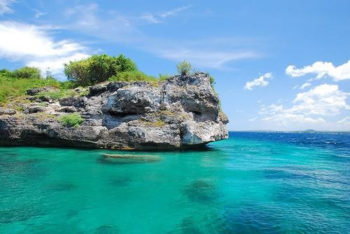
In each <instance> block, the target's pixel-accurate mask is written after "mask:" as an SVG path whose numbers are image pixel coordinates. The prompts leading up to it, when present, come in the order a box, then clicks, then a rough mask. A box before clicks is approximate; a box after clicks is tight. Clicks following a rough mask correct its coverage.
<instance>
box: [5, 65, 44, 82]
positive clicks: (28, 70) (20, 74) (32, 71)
mask: <svg viewBox="0 0 350 234" xmlns="http://www.w3.org/2000/svg"><path fill="white" fill-rule="evenodd" d="M11 76H12V77H15V78H20V79H40V78H41V75H40V70H39V69H38V68H36V67H22V68H19V69H17V70H14V71H13V72H12V74H11Z"/></svg>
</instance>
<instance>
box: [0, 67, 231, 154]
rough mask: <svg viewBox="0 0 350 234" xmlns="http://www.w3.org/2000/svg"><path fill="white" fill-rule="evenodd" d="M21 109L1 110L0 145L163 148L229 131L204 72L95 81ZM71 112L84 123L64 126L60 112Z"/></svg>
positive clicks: (220, 136) (217, 137) (216, 137)
mask: <svg viewBox="0 0 350 234" xmlns="http://www.w3.org/2000/svg"><path fill="white" fill-rule="evenodd" d="M43 90H44V91H47V90H48V89H43ZM40 92H41V91H40V90H32V91H30V90H29V91H28V92H27V93H28V95H34V94H37V93H40ZM39 104H40V105H39ZM23 110H24V111H22V112H17V113H16V111H13V110H8V109H4V108H2V109H0V145H32V146H64V147H84V148H108V149H120V150H154V149H166V150H168V149H179V148H187V147H197V146H202V145H205V144H207V143H209V142H213V141H217V140H221V139H225V138H227V136H228V134H227V129H226V124H227V122H228V120H227V118H226V116H225V114H224V113H222V111H221V109H220V105H219V98H218V97H217V95H216V93H215V91H214V90H213V88H212V87H211V84H210V78H209V76H208V75H207V74H205V73H196V74H194V75H191V76H173V77H170V78H169V79H167V80H166V81H163V82H159V83H148V82H132V83H127V82H112V83H106V84H99V85H96V86H92V87H90V88H89V93H88V95H86V96H77V97H69V98H63V99H60V100H58V101H50V102H42V101H41V102H40V103H37V102H36V101H32V103H30V104H27V106H24V107H23ZM72 112H75V113H79V114H80V115H81V117H82V118H83V119H84V122H83V123H81V124H80V125H79V126H75V127H67V125H64V124H63V123H62V122H61V116H63V115H69V113H72Z"/></svg>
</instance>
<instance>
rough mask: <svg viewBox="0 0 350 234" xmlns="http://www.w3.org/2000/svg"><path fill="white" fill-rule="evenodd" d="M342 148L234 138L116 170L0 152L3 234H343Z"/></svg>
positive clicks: (42, 154)
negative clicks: (204, 149) (201, 149)
mask: <svg viewBox="0 0 350 234" xmlns="http://www.w3.org/2000/svg"><path fill="white" fill-rule="evenodd" d="M349 144H350V135H349V134H279V133H273V134H272V133H231V134H230V139H229V140H226V141H221V142H216V143H213V144H211V145H210V150H208V151H190V152H156V153H149V152H148V153H133V154H135V155H144V154H147V155H149V154H152V155H155V156H157V155H158V156H160V157H161V159H162V160H161V161H158V162H152V163H122V164H118V163H112V162H110V161H105V160H103V158H102V157H101V156H102V154H103V153H111V152H112V153H113V151H104V150H75V149H55V148H27V147H18V148H0V198H1V199H0V233H61V234H62V233H257V232H260V233H288V232H289V233H293V232H298V233H350V145H349ZM114 153H115V152H114ZM125 154H130V152H128V153H125Z"/></svg>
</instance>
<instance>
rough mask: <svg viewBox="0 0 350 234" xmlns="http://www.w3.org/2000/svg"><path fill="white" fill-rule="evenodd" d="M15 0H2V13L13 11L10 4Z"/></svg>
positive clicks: (0, 0)
mask: <svg viewBox="0 0 350 234" xmlns="http://www.w3.org/2000/svg"><path fill="white" fill-rule="evenodd" d="M13 2H14V0H0V15H3V14H6V13H11V12H12V9H11V8H10V5H11V4H12V3H13Z"/></svg>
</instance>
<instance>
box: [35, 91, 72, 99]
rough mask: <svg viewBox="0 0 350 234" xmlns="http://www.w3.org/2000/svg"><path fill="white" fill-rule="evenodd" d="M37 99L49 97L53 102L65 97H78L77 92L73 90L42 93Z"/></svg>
mask: <svg viewBox="0 0 350 234" xmlns="http://www.w3.org/2000/svg"><path fill="white" fill-rule="evenodd" d="M36 96H37V97H39V98H40V97H47V98H50V99H53V100H58V99H61V98H65V97H73V96H76V92H75V91H74V90H73V89H59V90H53V91H47V92H40V93H38V94H37V95H36Z"/></svg>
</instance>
